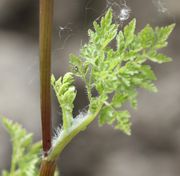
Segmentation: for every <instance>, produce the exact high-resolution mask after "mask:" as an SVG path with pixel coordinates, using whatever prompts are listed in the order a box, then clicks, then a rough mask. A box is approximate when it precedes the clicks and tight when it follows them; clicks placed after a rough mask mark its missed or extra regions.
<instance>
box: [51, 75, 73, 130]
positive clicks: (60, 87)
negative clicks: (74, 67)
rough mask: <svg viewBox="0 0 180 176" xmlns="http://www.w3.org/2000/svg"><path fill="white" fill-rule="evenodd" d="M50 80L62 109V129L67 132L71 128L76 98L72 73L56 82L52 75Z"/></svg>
mask: <svg viewBox="0 0 180 176" xmlns="http://www.w3.org/2000/svg"><path fill="white" fill-rule="evenodd" d="M51 80H52V81H51V83H52V86H53V88H54V90H55V93H56V96H57V99H58V101H59V104H60V106H61V108H62V113H63V128H64V129H65V130H67V129H68V128H69V127H71V125H72V122H73V115H72V112H73V108H74V105H73V102H74V99H75V97H76V89H75V87H74V86H72V83H73V82H74V78H73V76H72V73H71V72H68V73H66V74H65V75H64V77H63V79H62V77H60V78H59V79H58V80H57V81H56V80H55V77H54V76H53V75H52V77H51Z"/></svg>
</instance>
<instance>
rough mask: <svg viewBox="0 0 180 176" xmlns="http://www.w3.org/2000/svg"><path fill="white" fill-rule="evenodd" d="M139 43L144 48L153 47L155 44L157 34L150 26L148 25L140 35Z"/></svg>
mask: <svg viewBox="0 0 180 176" xmlns="http://www.w3.org/2000/svg"><path fill="white" fill-rule="evenodd" d="M138 38H139V41H140V43H141V46H142V47H143V48H149V47H153V46H154V44H155V34H154V31H153V29H152V27H151V26H150V25H146V27H145V28H144V29H142V30H141V31H140V32H139V34H138Z"/></svg>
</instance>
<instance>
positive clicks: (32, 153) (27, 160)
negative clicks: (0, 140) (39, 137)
mask: <svg viewBox="0 0 180 176" xmlns="http://www.w3.org/2000/svg"><path fill="white" fill-rule="evenodd" d="M2 123H3V124H4V126H5V128H6V130H7V131H8V133H9V135H10V137H11V141H12V145H13V147H12V161H11V169H10V171H9V172H8V171H3V173H2V176H23V175H24V176H37V175H38V170H37V168H38V167H37V166H39V162H40V149H41V143H40V142H37V143H34V144H32V140H33V135H32V133H27V131H26V130H25V129H24V128H22V127H21V126H20V125H19V124H18V123H13V122H12V121H11V120H8V119H6V118H3V119H2Z"/></svg>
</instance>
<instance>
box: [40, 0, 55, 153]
mask: <svg viewBox="0 0 180 176" xmlns="http://www.w3.org/2000/svg"><path fill="white" fill-rule="evenodd" d="M52 21H53V0H40V38H39V40H40V79H41V122H42V138H43V151H44V155H45V156H47V152H48V150H49V149H50V148H51V94H50V75H51V38H52Z"/></svg>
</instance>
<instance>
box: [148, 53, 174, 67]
mask: <svg viewBox="0 0 180 176" xmlns="http://www.w3.org/2000/svg"><path fill="white" fill-rule="evenodd" d="M147 57H148V59H149V60H151V61H153V62H157V63H159V64H162V63H165V62H171V61H172V59H171V58H170V57H167V56H165V55H163V54H159V53H157V52H156V51H152V52H149V53H148V55H147Z"/></svg>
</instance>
